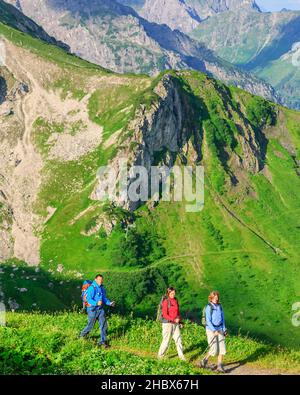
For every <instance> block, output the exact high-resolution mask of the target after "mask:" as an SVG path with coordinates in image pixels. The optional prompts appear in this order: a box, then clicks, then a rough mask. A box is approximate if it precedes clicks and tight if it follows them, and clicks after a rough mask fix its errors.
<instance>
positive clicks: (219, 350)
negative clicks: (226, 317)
mask: <svg viewBox="0 0 300 395" xmlns="http://www.w3.org/2000/svg"><path fill="white" fill-rule="evenodd" d="M206 335H207V342H208V344H211V346H210V348H209V355H211V356H212V357H214V356H215V355H225V354H226V346H225V336H224V333H223V331H220V333H219V335H218V336H216V338H215V339H214V337H215V335H214V332H213V331H211V330H209V329H206Z"/></svg>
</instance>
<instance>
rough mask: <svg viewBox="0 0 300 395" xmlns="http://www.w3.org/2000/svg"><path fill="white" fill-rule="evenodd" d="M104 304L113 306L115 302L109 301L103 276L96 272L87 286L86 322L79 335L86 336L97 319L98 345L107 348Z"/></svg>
mask: <svg viewBox="0 0 300 395" xmlns="http://www.w3.org/2000/svg"><path fill="white" fill-rule="evenodd" d="M104 306H112V307H113V306H115V302H111V301H110V300H109V299H107V297H106V291H105V288H104V286H103V276H102V275H101V274H98V275H97V276H96V277H95V280H94V281H93V283H92V284H91V285H90V286H89V287H88V289H87V294H86V309H87V313H88V324H87V326H86V327H85V328H84V329H83V331H82V332H81V334H80V337H82V338H84V337H86V336H87V335H88V334H89V333H90V332H91V330H92V329H93V327H94V325H95V323H96V321H97V320H98V321H99V327H100V335H101V337H100V341H99V346H101V347H105V348H108V347H109V345H108V344H107V342H106V339H107V321H106V317H105V311H104Z"/></svg>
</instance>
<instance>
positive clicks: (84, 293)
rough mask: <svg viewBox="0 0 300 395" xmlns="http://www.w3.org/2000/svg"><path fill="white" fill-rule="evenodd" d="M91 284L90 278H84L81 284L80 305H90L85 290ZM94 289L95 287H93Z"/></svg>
mask: <svg viewBox="0 0 300 395" xmlns="http://www.w3.org/2000/svg"><path fill="white" fill-rule="evenodd" d="M92 284H93V281H91V280H85V281H84V282H83V284H82V287H81V301H82V307H83V308H85V307H91V306H90V304H89V303H88V301H87V299H86V298H87V291H88V289H89V287H90V286H91V285H92ZM94 289H95V287H94Z"/></svg>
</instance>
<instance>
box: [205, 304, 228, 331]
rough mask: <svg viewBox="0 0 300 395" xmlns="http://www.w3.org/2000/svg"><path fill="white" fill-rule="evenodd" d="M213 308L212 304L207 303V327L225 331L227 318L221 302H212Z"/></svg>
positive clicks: (212, 329)
mask: <svg viewBox="0 0 300 395" xmlns="http://www.w3.org/2000/svg"><path fill="white" fill-rule="evenodd" d="M211 305H212V310H211V307H210V304H208V305H207V307H206V310H205V316H206V317H205V318H206V328H207V329H209V330H211V331H220V330H222V331H225V330H226V326H225V318H224V311H223V308H222V306H221V305H220V304H214V303H211Z"/></svg>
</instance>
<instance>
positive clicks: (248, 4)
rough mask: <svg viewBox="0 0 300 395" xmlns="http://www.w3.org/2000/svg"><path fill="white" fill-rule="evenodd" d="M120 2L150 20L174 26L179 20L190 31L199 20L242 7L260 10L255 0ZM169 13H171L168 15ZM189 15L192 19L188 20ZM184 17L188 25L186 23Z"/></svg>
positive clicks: (136, 0)
mask: <svg viewBox="0 0 300 395" xmlns="http://www.w3.org/2000/svg"><path fill="white" fill-rule="evenodd" d="M118 2H119V3H122V4H125V5H128V6H131V7H133V8H135V9H136V10H137V11H138V12H139V13H140V15H142V16H143V17H144V18H146V19H148V20H149V21H153V22H156V23H165V24H167V25H168V26H170V27H171V28H172V26H175V20H177V27H175V28H179V26H181V25H182V26H183V28H184V29H185V31H188V30H189V28H190V27H191V26H194V25H195V22H194V23H192V21H193V20H194V21H198V20H204V19H206V18H208V17H210V16H213V15H216V14H219V13H222V12H226V11H237V10H239V9H241V8H243V9H248V10H256V11H260V8H259V6H258V5H257V4H256V2H255V1H254V0H118ZM168 13H169V15H168ZM188 17H189V18H190V21H188ZM181 18H184V20H185V22H186V23H187V25H184V23H183V20H182V19H181Z"/></svg>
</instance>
